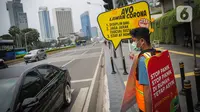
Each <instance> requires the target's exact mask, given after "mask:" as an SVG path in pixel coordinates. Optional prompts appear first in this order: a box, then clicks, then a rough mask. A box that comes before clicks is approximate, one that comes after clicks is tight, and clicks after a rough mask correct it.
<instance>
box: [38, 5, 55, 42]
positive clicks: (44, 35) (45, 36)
mask: <svg viewBox="0 0 200 112" xmlns="http://www.w3.org/2000/svg"><path fill="white" fill-rule="evenodd" d="M38 14H39V20H40V30H41V40H42V41H51V40H52V39H53V38H52V29H51V22H50V17H49V11H48V8H47V7H40V8H39V12H38Z"/></svg>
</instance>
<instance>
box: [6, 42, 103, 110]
mask: <svg viewBox="0 0 200 112" xmlns="http://www.w3.org/2000/svg"><path fill="white" fill-rule="evenodd" d="M101 50H102V46H101V44H96V45H94V46H93V45H92V44H90V45H87V46H81V47H76V48H73V49H70V50H66V51H62V52H59V53H56V54H52V55H50V56H48V58H47V59H45V60H41V61H38V62H33V63H29V64H44V63H48V64H52V65H55V66H58V67H67V68H68V70H69V73H70V75H71V78H72V81H71V83H72V103H71V105H70V106H69V107H63V108H61V109H60V112H81V111H82V110H83V106H84V104H85V101H86V97H87V94H88V90H89V87H90V85H91V82H92V80H93V77H94V73H95V70H96V67H97V63H98V60H99V57H100V54H101ZM24 64H25V63H24V62H22V63H19V64H15V65H12V66H10V67H16V66H23V65H24ZM95 104H96V103H95ZM95 104H93V105H92V106H96V105H95ZM90 106H91V105H90Z"/></svg>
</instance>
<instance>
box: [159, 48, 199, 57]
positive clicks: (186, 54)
mask: <svg viewBox="0 0 200 112" xmlns="http://www.w3.org/2000/svg"><path fill="white" fill-rule="evenodd" d="M156 49H157V50H167V49H162V48H156ZM168 51H169V52H170V53H174V54H180V55H185V56H194V54H191V53H186V52H179V51H173V50H168ZM196 57H197V58H200V55H198V54H196Z"/></svg>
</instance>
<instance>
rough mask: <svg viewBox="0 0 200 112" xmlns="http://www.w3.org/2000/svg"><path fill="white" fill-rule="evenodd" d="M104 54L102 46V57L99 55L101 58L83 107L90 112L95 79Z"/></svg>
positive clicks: (84, 110) (86, 111) (84, 111)
mask: <svg viewBox="0 0 200 112" xmlns="http://www.w3.org/2000/svg"><path fill="white" fill-rule="evenodd" d="M102 56H103V48H101V54H100V57H99V60H98V63H97V66H96V70H95V72H94V77H93V79H92V83H91V85H90V89H89V92H88V95H87V98H86V102H85V105H84V108H83V112H88V108H89V104H90V100H91V97H92V92H93V88H94V84H95V79H96V77H97V74H98V70H99V68H100V63H101V59H102Z"/></svg>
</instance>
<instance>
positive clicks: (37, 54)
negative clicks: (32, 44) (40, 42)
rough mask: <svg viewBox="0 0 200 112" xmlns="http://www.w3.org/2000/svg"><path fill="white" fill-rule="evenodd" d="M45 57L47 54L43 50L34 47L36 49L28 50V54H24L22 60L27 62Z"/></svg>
mask: <svg viewBox="0 0 200 112" xmlns="http://www.w3.org/2000/svg"><path fill="white" fill-rule="evenodd" d="M46 58H47V54H46V53H45V50H43V49H36V50H32V51H30V52H28V54H26V55H25V56H24V61H25V63H28V62H33V61H39V60H42V59H46Z"/></svg>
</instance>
